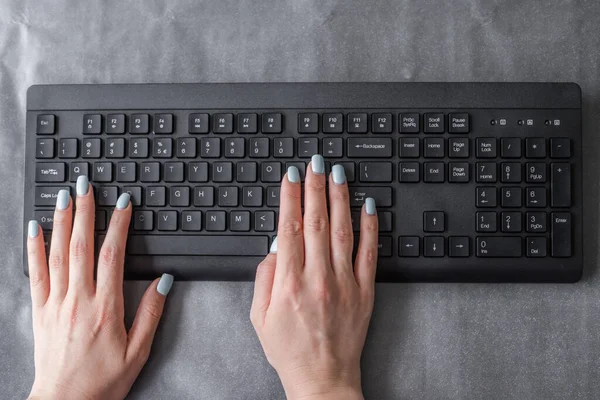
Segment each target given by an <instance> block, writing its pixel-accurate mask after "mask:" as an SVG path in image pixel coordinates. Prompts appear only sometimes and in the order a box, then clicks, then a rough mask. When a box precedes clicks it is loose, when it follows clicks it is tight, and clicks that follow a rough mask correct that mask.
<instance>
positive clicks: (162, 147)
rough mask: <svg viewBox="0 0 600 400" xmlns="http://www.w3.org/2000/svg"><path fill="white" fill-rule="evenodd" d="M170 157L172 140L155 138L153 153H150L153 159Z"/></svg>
mask: <svg viewBox="0 0 600 400" xmlns="http://www.w3.org/2000/svg"><path fill="white" fill-rule="evenodd" d="M217 140H218V139H217ZM172 155H173V139H171V138H156V139H154V143H153V151H152V156H153V157H154V158H171V156H172Z"/></svg>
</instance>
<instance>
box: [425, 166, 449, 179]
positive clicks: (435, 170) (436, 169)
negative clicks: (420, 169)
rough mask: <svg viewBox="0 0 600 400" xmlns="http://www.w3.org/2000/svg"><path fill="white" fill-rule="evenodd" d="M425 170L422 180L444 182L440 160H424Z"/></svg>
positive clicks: (443, 171) (443, 170)
mask: <svg viewBox="0 0 600 400" xmlns="http://www.w3.org/2000/svg"><path fill="white" fill-rule="evenodd" d="M424 168H425V172H424V175H423V182H427V183H441V182H444V179H445V178H444V176H445V169H444V163H442V162H426V163H425V164H424Z"/></svg>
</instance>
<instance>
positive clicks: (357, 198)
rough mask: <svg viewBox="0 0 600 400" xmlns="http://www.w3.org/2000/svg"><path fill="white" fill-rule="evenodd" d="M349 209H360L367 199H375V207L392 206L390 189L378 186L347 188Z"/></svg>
mask: <svg viewBox="0 0 600 400" xmlns="http://www.w3.org/2000/svg"><path fill="white" fill-rule="evenodd" d="M348 189H349V191H350V207H362V205H363V204H364V202H365V199H366V198H367V197H372V198H373V199H375V204H376V205H377V207H391V206H392V188H390V187H382V186H381V187H380V186H360V187H349V188H348Z"/></svg>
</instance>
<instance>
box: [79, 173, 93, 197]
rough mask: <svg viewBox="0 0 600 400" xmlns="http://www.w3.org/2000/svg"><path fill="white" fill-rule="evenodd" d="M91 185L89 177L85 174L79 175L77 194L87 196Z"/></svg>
mask: <svg viewBox="0 0 600 400" xmlns="http://www.w3.org/2000/svg"><path fill="white" fill-rule="evenodd" d="M89 187H90V183H89V181H88V177H87V176H85V175H79V177H78V178H77V186H76V192H77V196H85V195H86V194H87V192H88V188H89Z"/></svg>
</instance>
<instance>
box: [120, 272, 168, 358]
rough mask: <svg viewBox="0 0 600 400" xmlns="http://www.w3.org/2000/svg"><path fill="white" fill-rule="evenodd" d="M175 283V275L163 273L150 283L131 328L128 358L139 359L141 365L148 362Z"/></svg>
mask: <svg viewBox="0 0 600 400" xmlns="http://www.w3.org/2000/svg"><path fill="white" fill-rule="evenodd" d="M172 285H173V275H169V274H163V275H162V276H161V277H160V279H155V280H154V282H152V283H151V284H150V286H149V287H148V289H146V292H145V293H144V296H143V297H142V301H140V305H139V307H138V310H137V313H136V315H135V319H134V320H133V325H132V326H131V329H130V330H129V335H128V343H127V358H128V359H129V360H137V361H139V362H140V363H141V365H140V367H141V366H143V365H144V364H145V363H146V360H148V356H149V355H150V348H151V347H152V341H153V340H154V334H155V333H156V328H157V327H158V322H159V321H160V317H161V316H162V313H163V308H164V306H165V300H166V296H167V294H168V293H169V291H170V290H171V286H172Z"/></svg>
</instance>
